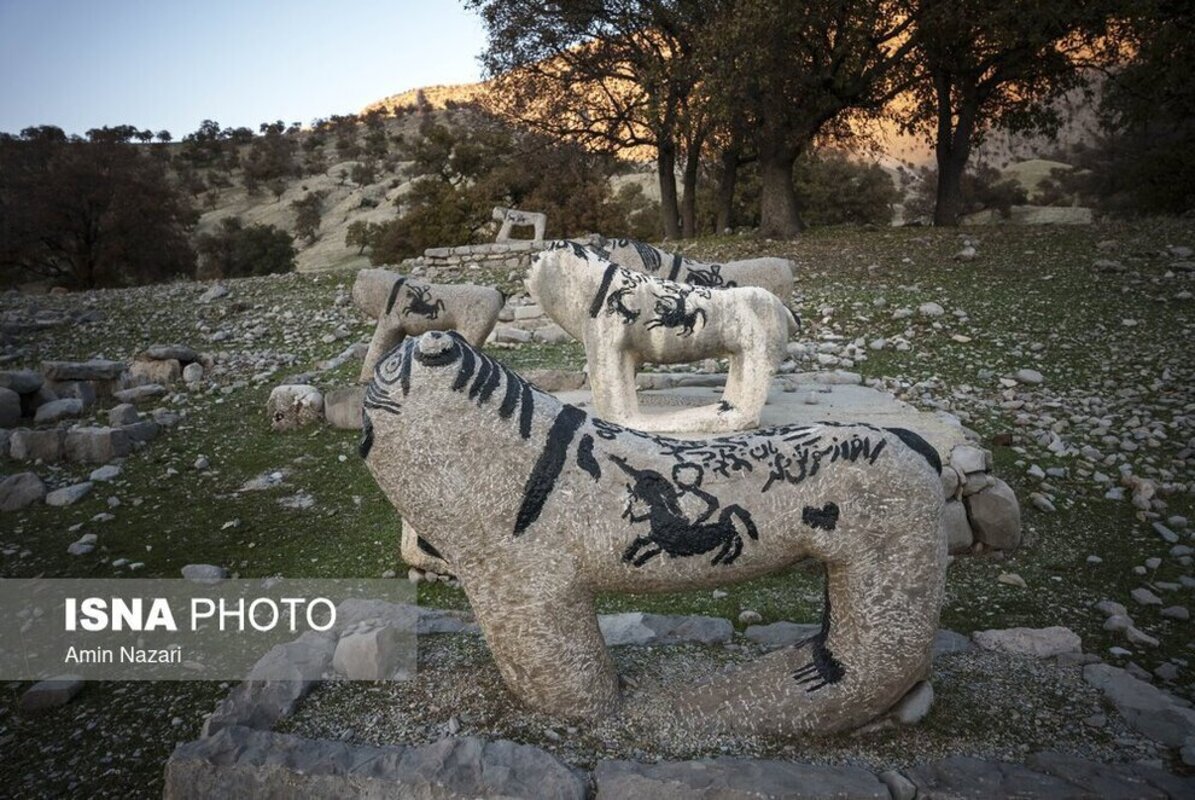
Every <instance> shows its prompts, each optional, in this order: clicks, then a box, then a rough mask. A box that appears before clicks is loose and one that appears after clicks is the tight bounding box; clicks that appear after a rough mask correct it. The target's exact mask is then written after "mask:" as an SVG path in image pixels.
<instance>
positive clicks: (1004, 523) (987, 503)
mask: <svg viewBox="0 0 1195 800" xmlns="http://www.w3.org/2000/svg"><path fill="white" fill-rule="evenodd" d="M964 502H965V503H966V506H967V518H968V519H970V520H971V531H972V532H973V533H974V535H975V539H976V540H977V541H980V542H983V543H984V544H986V545H987V546H988V547H993V548H996V549H998V550H1013V549H1015V548H1016V547H1017V546H1018V545H1020V543H1021V506H1020V505H1019V504H1018V503H1017V496H1016V495H1015V494H1014V493H1013V491H1012V489H1011V488H1009V486H1008V484H1007V483H1005V482H1004V481H1002V480H1000V479H999V478H997V479H996V480H995V483H993V484H992V485H991V486H989V487H987V488H986V489H984V490H983V491H982V492H977V493H975V494H973V495H970V496H968V497H966V498H964Z"/></svg>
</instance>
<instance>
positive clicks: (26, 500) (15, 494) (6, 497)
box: [0, 472, 46, 511]
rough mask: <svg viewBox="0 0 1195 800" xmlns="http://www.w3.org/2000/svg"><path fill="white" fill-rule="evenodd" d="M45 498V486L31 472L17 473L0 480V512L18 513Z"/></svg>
mask: <svg viewBox="0 0 1195 800" xmlns="http://www.w3.org/2000/svg"><path fill="white" fill-rule="evenodd" d="M45 496H46V485H45V484H44V483H42V480H41V478H39V477H37V474H36V473H33V472H19V473H17V474H16V475H9V476H8V477H7V478H5V479H4V480H0V511H20V510H21V509H22V508H27V507H29V506H31V505H33V504H34V503H36V502H37V501H39V500H42V499H43V498H45Z"/></svg>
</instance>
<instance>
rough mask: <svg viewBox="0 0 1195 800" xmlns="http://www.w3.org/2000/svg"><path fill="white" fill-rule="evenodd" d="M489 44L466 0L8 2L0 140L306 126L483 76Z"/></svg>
mask: <svg viewBox="0 0 1195 800" xmlns="http://www.w3.org/2000/svg"><path fill="white" fill-rule="evenodd" d="M515 1H516V2H517V0H515ZM484 45H485V35H484V31H483V28H482V25H481V22H480V20H479V19H478V18H477V16H476V15H475V14H472V13H470V12H467V11H465V10H464V9H463V7H462V4H461V3H460V2H459V0H389V1H388V2H386V1H385V0H325V1H324V2H315V1H314V0H203V1H202V2H196V1H195V0H119V1H118V0H90V2H88V1H86V0H0V131H5V132H10V133H16V132H18V131H20V130H21V129H22V128H26V127H30V126H33V125H57V126H58V127H60V128H62V129H63V130H65V131H66V132H67V133H77V134H82V133H84V132H86V131H87V129H89V128H96V127H101V126H103V125H123V124H129V125H135V126H136V127H138V128H140V129H145V128H149V129H151V130H153V131H155V132H157V131H160V130H163V129H165V130H168V131H170V132H171V133H172V134H173V135H174V138H175V139H176V140H177V139H181V138H182V137H183V136H184V135H186V134H187V133H190V132H191V131H194V130H196V129H197V128H198V127H199V124H200V123H201V122H202V121H203V120H205V119H213V120H216V121H217V122H219V123H220V125H221V126H222V127H230V126H231V127H239V126H242V125H243V126H246V127H249V128H252V129H253V130H254V131H256V130H257V127H258V125H259V124H260V123H262V122H266V121H274V120H283V121H284V122H286V123H291V122H301V123H303V124H308V123H310V122H311V121H312V120H313V119H315V118H317V117H328V116H331V115H332V114H347V113H351V112H357V111H360V110H361V108H362V107H363V106H365V105H367V104H368V103H371V102H373V101H375V100H380V99H381V98H383V97H385V96H387V95H391V94H396V93H398V92H401V91H405V90H407V89H414V88H417V87H420V86H430V85H436V84H452V83H472V82H474V81H477V80H479V79H480V78H481V67H480V65H479V64H478V61H477V56H478V55H479V54H480V53H481V51H482V48H483V47H484Z"/></svg>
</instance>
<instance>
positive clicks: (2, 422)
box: [0, 386, 21, 428]
mask: <svg viewBox="0 0 1195 800" xmlns="http://www.w3.org/2000/svg"><path fill="white" fill-rule="evenodd" d="M20 419H21V395H19V394H18V393H17V392H14V391H13V390H12V389H6V388H4V387H2V386H0V428H11V427H13V426H15V425H16V424H17V423H18V422H19V421H20Z"/></svg>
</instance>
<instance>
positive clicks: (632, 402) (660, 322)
mask: <svg viewBox="0 0 1195 800" xmlns="http://www.w3.org/2000/svg"><path fill="white" fill-rule="evenodd" d="M527 288H528V290H530V292H531V294H532V296H533V297H535V298H536V300H538V301H539V303H540V305H541V306H543V309H544V311H545V312H547V314H548V316H550V317H551V318H552V319H553V320H555V321H556V323H557V324H558V325H560V327H562V328H564V329H565V330H566V331H568V332H569V333H570V334H572V336H574V337H575V338H577V339H579V340H580V341H581V342H582V343H583V344H584V345H585V355H586V357H587V358H588V360H589V383H590V385H591V386H592V388H593V402H594V407H595V408H596V410H597V413H598V414H599V415H601V416H602V417H604V418H606V419H608V420H610V421H612V422H617V423H619V424H622V425H629V426H631V427H634V428H639V429H641V430H656V431H675V432H679V431H707V432H728V431H736V430H742V429H744V428H753V427H756V426H757V425H759V415H760V413H761V412H762V410H763V406H764V403H765V402H766V401H767V397H768V388H769V386H770V384H771V379H772V375H773V374H774V373H775V371H776V366H777V365H778V364H779V363H780V362H781V361H783V360H784V358H785V357H786V355H787V352H786V349H785V345H786V344H787V342H788V338H789V336H791V335H792V334H793V333H796V331H797V322H796V320H795V318H794V317H793V315H792V313H791V312H790V311H789V310H788V309H787V308H786V307H785V306H784V303H782V302H781V301H780V299H779V298H778V297H776V296H775V295H773V294H771V293H770V292H767V291H765V290H763V289H760V288H758V287H752V286H745V287H741V288H732V289H720V290H715V289H709V288H707V287H704V286H693V285H690V284H685V283H674V282H672V281H666V280H663V279H661V278H653V277H650V276H648V275H643V274H642V273H639V272H634V271H632V270H628V269H625V268H623V267H620V266H618V265H617V264H615V263H613V262H611V261H609V260H607V259H606V258H604V257H602V256H601V255H600V254H599V253H598V252H597V251H595V250H593V249H591V248H585V247H582V246H581V245H579V244H575V243H572V242H561V243H559V244H557V245H554V246H553V247H551V248H549V249H548V250H545V251H544V252H542V253H540V254H539V255H538V256H537V257H536V260H535V261H534V262H533V263H532V265H531V269H530V271H529V272H528V274H527ZM720 356H726V357H728V358H729V361H730V372H729V375H728V376H727V379H726V391H725V393H724V394H723V397H722V401H721V402H720V403H717V404H714V405H708V406H703V407H699V408H686V409H682V410H677V411H671V412H666V413H653V414H641V413H640V411H639V400H638V398H637V397H636V395H635V372H636V370H638V368H639V366H640V365H641V364H642V363H643V362H644V361H653V362H656V363H661V364H676V363H682V362H688V361H698V360H700V359H703V358H716V357H720Z"/></svg>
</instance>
